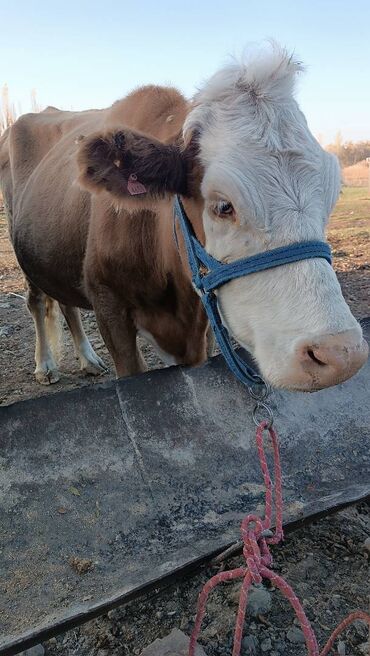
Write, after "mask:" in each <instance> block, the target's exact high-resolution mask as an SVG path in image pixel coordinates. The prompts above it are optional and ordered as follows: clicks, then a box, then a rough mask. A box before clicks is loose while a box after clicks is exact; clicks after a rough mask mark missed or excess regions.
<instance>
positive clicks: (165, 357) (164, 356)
mask: <svg viewBox="0 0 370 656" xmlns="http://www.w3.org/2000/svg"><path fill="white" fill-rule="evenodd" d="M138 333H139V335H140V336H141V337H144V339H146V340H147V342H149V344H151V345H152V346H153V348H155V350H156V352H157V353H158V355H159V357H160V358H161V360H162V362H164V364H165V365H166V366H167V367H171V366H172V365H174V364H177V362H176V358H174V357H173V355H170V353H166V352H165V351H163V349H161V347H160V346H159V345H158V343H157V341H156V340H155V338H154V337H153V335H152V333H150V332H149V331H148V330H144V328H139V329H138Z"/></svg>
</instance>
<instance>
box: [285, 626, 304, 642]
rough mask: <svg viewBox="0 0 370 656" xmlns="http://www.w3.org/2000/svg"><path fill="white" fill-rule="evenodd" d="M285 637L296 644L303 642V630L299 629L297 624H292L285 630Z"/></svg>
mask: <svg viewBox="0 0 370 656" xmlns="http://www.w3.org/2000/svg"><path fill="white" fill-rule="evenodd" d="M286 637H287V638H288V640H289V642H294V643H296V644H298V643H300V644H304V643H305V642H306V641H305V637H304V635H303V631H302V629H299V628H298V626H292V627H291V628H290V629H289V631H287V634H286Z"/></svg>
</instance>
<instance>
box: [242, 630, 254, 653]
mask: <svg viewBox="0 0 370 656" xmlns="http://www.w3.org/2000/svg"><path fill="white" fill-rule="evenodd" d="M257 649H258V640H257V639H256V638H255V637H254V636H253V635H246V636H245V637H244V638H243V640H242V656H255V654H257Z"/></svg>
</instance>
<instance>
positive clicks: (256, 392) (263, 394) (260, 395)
mask: <svg viewBox="0 0 370 656" xmlns="http://www.w3.org/2000/svg"><path fill="white" fill-rule="evenodd" d="M260 380H261V387H258V388H257V387H256V388H255V387H248V391H249V394H250V395H251V397H252V399H254V400H255V401H257V402H258V401H264V400H265V399H267V397H268V396H269V394H270V393H271V386H270V385H269V384H268V383H266V382H265V381H264V380H263V378H261V379H260Z"/></svg>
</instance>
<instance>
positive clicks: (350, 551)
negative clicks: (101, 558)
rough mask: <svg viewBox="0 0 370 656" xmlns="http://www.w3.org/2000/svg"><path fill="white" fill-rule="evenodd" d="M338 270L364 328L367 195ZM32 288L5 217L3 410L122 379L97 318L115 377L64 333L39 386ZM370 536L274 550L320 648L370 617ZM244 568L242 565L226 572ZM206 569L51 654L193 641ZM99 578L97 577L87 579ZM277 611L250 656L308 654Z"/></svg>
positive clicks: (343, 207) (311, 539) (354, 209)
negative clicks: (84, 357)
mask: <svg viewBox="0 0 370 656" xmlns="http://www.w3.org/2000/svg"><path fill="white" fill-rule="evenodd" d="M328 237H329V241H330V243H331V245H332V247H333V252H334V267H335V269H336V271H337V273H338V278H339V280H340V283H341V285H342V289H343V293H344V296H345V298H346V300H347V302H348V304H349V306H350V307H351V310H352V312H353V313H354V315H355V316H356V317H358V318H361V317H365V316H370V193H369V192H367V190H366V189H364V188H345V189H344V192H343V194H342V195H341V198H340V200H339V202H338V205H337V207H336V209H335V211H334V213H333V216H332V218H331V221H330V225H329V231H328ZM24 294H25V289H24V284H23V279H22V275H21V272H20V270H19V268H18V266H17V263H16V260H15V257H14V254H13V251H12V248H11V246H10V243H9V240H8V238H7V228H6V220H5V217H4V214H3V213H1V211H0V405H6V404H9V403H12V402H14V401H18V400H21V399H26V398H31V397H35V396H40V395H42V394H53V393H55V392H57V391H60V390H62V389H63V390H65V389H71V388H74V387H79V386H84V385H90V384H92V383H94V382H96V381H97V380H99V381H101V380H102V379H104V378H110V377H112V376H113V366H112V362H111V359H110V358H109V355H108V353H107V350H106V348H105V346H104V344H103V342H102V339H101V337H100V335H99V333H98V331H97V328H96V323H95V319H94V315H93V313H92V312H84V313H83V316H84V325H85V328H86V332H87V334H88V336H89V338H90V339H91V342H92V344H93V346H94V348H95V350H96V351H97V353H98V354H99V355H100V356H101V357H102V358H103V359H104V361H105V363H106V364H108V366H109V367H110V372H109V373H107V374H104V376H102V377H99V378H98V379H96V378H88V379H86V378H84V377H83V376H81V375H80V373H79V371H78V365H77V362H76V360H75V357H74V354H73V349H72V343H71V339H70V336H69V334H68V332H67V330H65V355H64V358H63V360H62V362H61V367H60V370H61V372H62V376H61V380H60V382H58V383H56V384H55V385H51V386H48V387H44V386H41V385H38V384H37V383H36V382H35V381H34V378H33V373H32V372H33V368H34V362H33V350H34V331H33V326H32V321H31V319H30V317H29V315H28V312H27V310H26V308H25V304H24V298H23V297H24ZM142 346H143V349H144V353H145V357H146V360H147V362H148V365H149V366H150V367H158V366H161V362H160V360H159V359H158V358H157V356H156V355H155V354H154V353H153V351H152V349H151V348H150V347H148V346H147V345H145V344H144V343H142ZM369 536H370V514H369V507H368V506H367V505H366V504H365V503H362V504H358V506H357V507H356V508H353V509H351V510H346V511H343V512H341V513H338V514H337V515H335V516H334V517H332V518H326V519H324V520H321V521H320V522H317V523H315V524H312V525H311V526H309V527H306V528H304V529H301V530H300V531H297V532H295V533H294V534H291V535H290V536H288V537H287V539H286V541H285V544H284V546H283V547H276V548H275V549H274V556H275V569H276V570H277V571H278V572H281V573H282V574H283V576H284V577H286V578H287V579H288V580H289V582H290V583H291V584H293V587H294V589H295V591H296V592H297V594H298V596H299V598H300V599H301V600H302V601H303V605H304V607H305V609H306V611H307V614H308V617H309V619H310V620H312V621H313V624H314V626H315V628H316V629H317V633H318V637H319V640H320V644H323V642H325V638H326V637H327V636H328V635H329V633H330V631H331V630H332V629H333V628H334V627H335V625H336V624H337V622H338V621H339V620H340V619H341V618H342V617H343V616H344V615H345V614H346V613H347V612H349V611H350V610H354V609H357V608H362V609H367V608H368V607H369V588H370V585H369V583H370V576H369V558H370V556H369V553H368V552H367V551H366V549H365V548H364V542H365V539H366V538H367V537H369ZM236 563H238V564H239V563H240V559H239V558H237V559H233V560H232V561H230V562H228V563H227V564H226V566H227V568H229V567H231V566H234V565H235V564H236ZM215 571H217V570H215V569H214V568H207V569H205V570H203V571H201V572H200V573H199V574H197V575H196V576H192V577H190V578H188V579H186V580H185V581H184V580H182V581H181V583H180V582H179V583H177V584H173V585H172V586H171V587H170V588H167V589H166V590H162V591H157V592H155V593H153V594H152V595H151V596H150V598H148V597H147V596H146V597H145V598H143V599H142V600H137V601H133V602H131V603H130V604H128V605H126V606H124V607H121V608H119V609H117V610H114V611H111V612H110V613H108V615H106V616H103V617H101V618H99V619H97V620H94V621H92V622H89V623H87V624H85V625H84V626H82V627H80V628H78V629H76V630H73V631H69V632H67V633H65V634H62V635H60V636H58V637H57V638H53V639H51V640H49V641H48V642H47V643H45V644H44V649H45V652H46V653H47V654H50V655H51V656H54V655H55V656H56V655H57V654H58V655H60V656H87V655H89V656H90V655H94V656H95V655H96V656H110V655H112V656H121V655H122V656H126V655H130V656H131V655H136V654H140V653H141V651H142V649H143V648H144V647H145V646H146V645H147V644H149V643H150V642H151V641H152V640H154V639H155V638H157V637H162V636H164V635H166V634H167V633H168V632H169V631H170V630H171V629H172V628H174V627H179V628H181V629H182V630H184V631H185V632H187V633H189V632H190V631H191V627H192V622H193V618H194V612H195V605H196V598H197V594H198V591H199V589H200V586H201V584H202V583H203V582H204V581H206V580H207V578H209V576H210V575H211V574H213V573H215ZM82 575H84V576H93V573H92V572H86V573H85V574H82ZM237 588H238V586H237V585H236V584H228V585H225V586H223V587H222V588H220V589H219V590H217V592H214V593H213V595H212V597H211V600H210V605H209V612H208V613H207V616H206V619H205V622H204V627H203V633H202V644H203V645H204V648H205V650H206V653H207V654H208V655H209V656H226V654H231V643H232V631H233V625H234V619H235V610H236V595H237ZM268 596H269V598H271V601H272V607H271V610H268V609H267V610H265V612H261V613H260V614H259V615H258V617H250V618H249V619H248V622H247V625H246V629H245V638H244V642H243V650H242V656H247V654H254V655H255V656H259V655H260V654H268V655H269V656H277V655H280V654H281V655H287V656H290V655H291V656H293V654H294V656H300V655H301V654H302V655H303V654H305V653H306V651H305V647H304V645H303V644H302V643H301V638H302V636H301V635H300V633H299V630H298V627H297V626H296V624H295V623H294V622H293V615H292V613H291V612H290V610H289V609H288V606H287V604H286V603H285V602H283V601H282V600H281V598H280V596H279V594H278V592H277V591H276V590H269V591H268ZM367 640H368V637H367V631H366V629H365V628H364V625H363V624H361V623H356V625H355V626H354V627H353V628H351V629H348V630H347V631H346V641H347V650H346V651H343V646H342V647H341V650H342V651H341V652H340V653H341V654H342V655H343V654H346V655H347V656H348V655H351V654H352V655H353V656H361V655H362V656H363V655H364V654H370V649H369V648H368V646H366V643H367Z"/></svg>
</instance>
